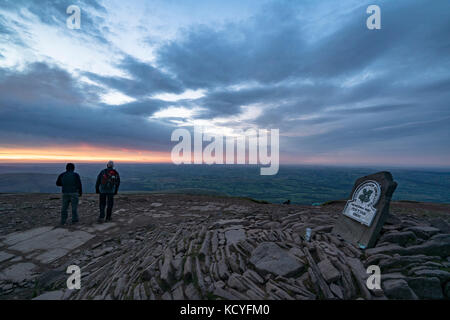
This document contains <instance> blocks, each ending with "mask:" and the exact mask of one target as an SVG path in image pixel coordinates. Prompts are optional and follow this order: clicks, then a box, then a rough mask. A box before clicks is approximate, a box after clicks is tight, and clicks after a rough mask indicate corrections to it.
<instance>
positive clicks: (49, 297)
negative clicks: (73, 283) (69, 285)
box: [33, 290, 64, 300]
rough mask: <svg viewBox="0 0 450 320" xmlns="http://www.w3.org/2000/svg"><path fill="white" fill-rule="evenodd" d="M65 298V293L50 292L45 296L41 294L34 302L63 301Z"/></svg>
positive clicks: (60, 291) (59, 291)
mask: <svg viewBox="0 0 450 320" xmlns="http://www.w3.org/2000/svg"><path fill="white" fill-rule="evenodd" d="M63 296H64V291H62V290H58V291H49V292H46V293H44V294H41V295H40V296H37V297H36V298H34V299H33V300H61V299H62V298H63Z"/></svg>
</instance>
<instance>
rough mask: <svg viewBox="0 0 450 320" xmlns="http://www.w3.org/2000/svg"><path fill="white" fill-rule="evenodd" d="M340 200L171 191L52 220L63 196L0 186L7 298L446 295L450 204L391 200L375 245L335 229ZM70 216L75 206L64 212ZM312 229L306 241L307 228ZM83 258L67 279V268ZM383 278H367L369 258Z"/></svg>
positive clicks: (89, 200)
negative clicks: (73, 220) (70, 283)
mask: <svg viewBox="0 0 450 320" xmlns="http://www.w3.org/2000/svg"><path fill="white" fill-rule="evenodd" d="M344 205H345V202H340V201H336V202H331V203H328V204H325V205H322V206H300V205H275V204H264V203H258V202H256V201H252V200H250V199H240V198H226V197H213V196H200V195H195V196H194V195H192V196H191V195H175V194H171V195H169V194H129V195H128V194H122V195H118V196H117V198H116V204H115V212H114V213H113V220H112V222H108V223H103V224H97V223H96V219H97V215H98V198H97V196H96V195H89V194H88V195H84V196H83V197H82V198H81V203H80V205H79V215H80V222H79V223H78V224H75V225H68V226H64V227H60V226H58V222H59V210H60V195H54V194H2V195H0V297H1V298H2V299H73V300H76V299H156V300H172V299H177V300H179V299H192V300H198V299H233V300H248V299H290V300H292V299H298V300H303V299H367V300H370V299H448V298H449V297H450V258H449V256H450V225H449V212H450V206H449V205H443V204H431V203H412V202H393V203H391V214H390V216H389V218H388V219H387V221H386V223H385V224H384V226H383V228H382V230H381V234H380V236H379V239H378V241H377V242H376V244H375V246H374V247H373V248H370V249H366V250H362V249H360V248H359V247H356V246H354V245H352V244H350V243H348V242H346V241H344V240H343V239H341V238H340V237H339V236H336V235H334V234H333V233H332V232H331V231H332V229H333V226H334V224H335V221H336V219H337V217H338V216H339V215H340V214H341V212H342V210H343V207H344ZM69 215H70V213H69ZM307 228H310V229H311V237H310V239H309V241H306V239H305V232H306V229H307ZM70 265H76V266H79V267H80V268H81V288H80V289H72V290H69V289H68V288H67V279H68V277H69V276H70V274H68V273H66V271H67V267H68V266H70ZM373 265H375V266H378V267H379V268H380V270H381V288H380V289H377V288H374V289H369V287H370V286H369V287H368V286H367V279H368V277H369V276H371V274H370V273H368V272H367V268H368V267H369V266H373Z"/></svg>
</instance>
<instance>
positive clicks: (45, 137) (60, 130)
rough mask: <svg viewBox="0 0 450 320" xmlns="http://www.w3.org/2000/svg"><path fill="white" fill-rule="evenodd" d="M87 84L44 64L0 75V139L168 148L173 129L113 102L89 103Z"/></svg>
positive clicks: (32, 144)
mask: <svg viewBox="0 0 450 320" xmlns="http://www.w3.org/2000/svg"><path fill="white" fill-rule="evenodd" d="M88 92H89V88H87V87H81V86H80V85H79V84H78V82H77V81H75V80H74V79H73V78H72V77H71V76H70V75H69V74H68V73H67V72H66V71H64V70H61V69H59V68H57V67H50V66H48V65H46V64H43V63H36V64H33V65H31V66H30V67H29V69H27V70H26V71H24V72H22V73H19V74H17V73H8V72H5V73H3V72H2V76H1V78H0V141H3V142H7V143H8V144H18V145H26V146H36V145H45V144H49V145H52V144H79V143H87V144H90V145H95V146H102V147H110V148H139V149H144V150H164V151H167V150H169V147H170V134H171V131H172V128H170V127H168V126H167V125H164V124H161V123H157V122H155V121H150V120H148V119H147V118H143V117H140V116H135V115H132V114H124V113H123V112H122V111H121V110H119V109H118V108H116V107H112V106H106V105H101V104H97V105H95V104H93V103H92V101H93V99H92V97H91V96H89V94H88Z"/></svg>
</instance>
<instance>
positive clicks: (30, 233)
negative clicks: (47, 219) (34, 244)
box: [3, 227, 53, 246]
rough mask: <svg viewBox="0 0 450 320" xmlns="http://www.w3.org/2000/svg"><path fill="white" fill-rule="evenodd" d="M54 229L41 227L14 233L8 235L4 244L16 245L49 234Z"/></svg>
mask: <svg viewBox="0 0 450 320" xmlns="http://www.w3.org/2000/svg"><path fill="white" fill-rule="evenodd" d="M52 229H53V227H40V228H35V229H31V230H27V231H23V232H14V233H10V234H8V235H6V237H5V239H4V240H3V244H4V245H7V246H12V245H14V244H16V243H19V242H22V241H25V240H28V239H31V238H33V237H35V236H38V235H40V234H42V233H45V232H48V231H50V230H52Z"/></svg>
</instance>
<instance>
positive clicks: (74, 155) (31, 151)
mask: <svg viewBox="0 0 450 320" xmlns="http://www.w3.org/2000/svg"><path fill="white" fill-rule="evenodd" d="M111 159H114V160H115V161H121V162H138V163H163V162H170V153H168V152H167V153H166V152H159V151H147V150H133V149H123V148H121V149H116V150H113V149H110V148H101V147H94V146H88V145H82V146H72V147H69V146H64V147H58V146H54V147H45V148H44V147H43V148H5V147H0V162H30V161H33V162H65V161H83V162H101V161H107V160H111Z"/></svg>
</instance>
